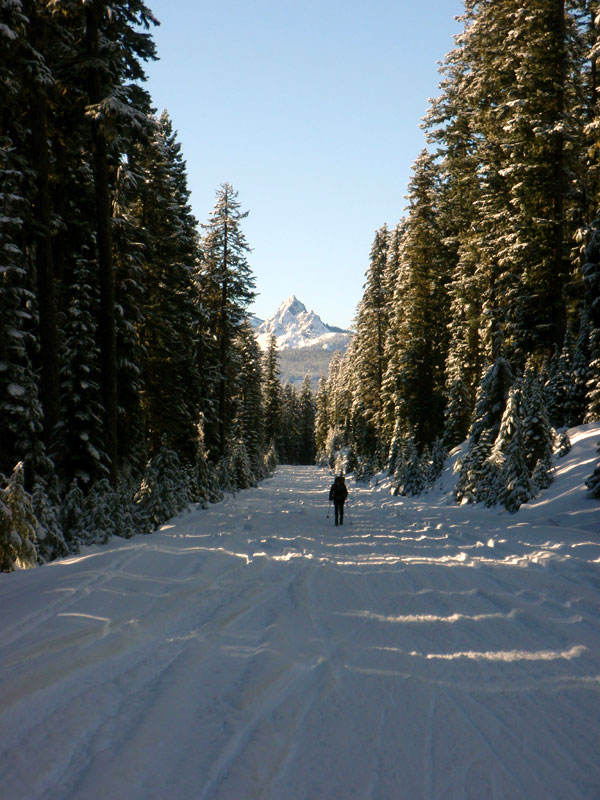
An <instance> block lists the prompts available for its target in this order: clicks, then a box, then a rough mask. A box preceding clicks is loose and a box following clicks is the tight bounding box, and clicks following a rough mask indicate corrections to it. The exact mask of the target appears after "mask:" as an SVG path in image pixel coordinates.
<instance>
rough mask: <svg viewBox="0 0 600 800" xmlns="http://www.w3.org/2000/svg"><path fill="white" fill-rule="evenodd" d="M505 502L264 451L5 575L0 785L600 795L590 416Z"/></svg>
mask: <svg viewBox="0 0 600 800" xmlns="http://www.w3.org/2000/svg"><path fill="white" fill-rule="evenodd" d="M572 434H573V436H572V440H573V448H572V450H571V452H570V453H569V454H568V455H566V456H565V457H564V458H563V459H560V460H559V461H558V462H557V465H558V469H557V470H556V481H555V483H554V484H553V485H552V486H551V487H550V488H549V489H548V490H547V491H546V492H545V493H544V494H543V495H542V496H541V497H540V498H537V499H536V500H533V501H532V502H531V503H529V504H527V505H526V506H523V507H522V508H521V510H520V511H519V512H518V513H517V514H509V513H507V512H505V511H501V510H499V509H487V508H485V507H483V506H472V505H462V506H459V505H457V504H455V503H454V502H453V501H452V499H451V490H452V486H453V484H454V482H455V480H456V475H455V474H454V473H453V469H452V467H453V465H452V463H451V462H449V463H448V465H447V468H446V470H445V472H444V473H443V475H442V477H441V479H440V481H439V482H438V484H437V485H436V487H435V488H434V489H433V490H432V491H431V492H429V493H428V494H427V495H424V496H422V497H417V498H413V499H408V498H398V497H392V496H391V495H390V492H389V488H390V487H389V484H388V483H387V481H386V480H385V479H382V480H381V481H380V483H379V485H378V486H375V485H374V486H370V487H369V486H364V485H363V486H358V485H356V484H355V483H353V482H352V481H351V480H349V489H350V497H349V505H348V514H347V517H346V524H345V525H344V527H338V528H336V527H334V525H333V520H332V519H331V518H328V517H327V514H328V502H327V496H328V487H329V484H330V482H331V476H330V475H329V474H327V473H326V472H325V471H322V470H319V469H317V468H315V467H281V468H280V469H278V471H277V472H276V473H275V475H274V476H273V477H272V478H270V479H268V480H266V481H265V482H263V483H262V484H261V485H260V486H259V487H258V488H256V489H252V490H249V491H245V492H240V493H239V494H238V495H237V496H236V497H235V498H232V497H228V498H227V499H226V500H225V501H224V502H222V503H219V504H216V505H213V506H211V507H210V508H208V509H207V510H201V509H193V510H192V511H191V512H189V513H186V514H183V515H182V516H180V517H178V518H177V519H174V520H171V521H170V522H169V523H168V524H167V525H164V526H163V527H162V528H161V530H160V531H157V532H156V533H154V534H153V535H150V536H140V537H137V538H135V539H131V540H119V539H113V540H112V541H111V542H110V543H109V544H107V545H105V546H102V547H94V548H91V549H88V550H85V551H84V552H82V553H81V554H80V555H78V556H73V557H71V558H67V559H64V560H62V561H60V562H55V563H53V564H50V565H48V566H45V567H42V568H38V569H34V570H29V571H27V572H19V573H13V574H10V575H0V603H1V607H2V618H1V620H0V775H1V777H2V780H1V784H0V786H1V790H0V794H1V796H2V797H3V798H4V797H6V798H7V800H42V799H43V800H100V799H102V800H105V799H107V800H112V799H113V798H115V800H116V799H119V800H120V799H121V798H124V799H125V800H209V799H210V800H213V799H214V800H216V799H217V798H221V799H222V800H257V799H258V798H263V799H264V800H309V799H310V800H325V798H327V800H330V799H331V800H338V799H339V800H351V799H353V798H360V800H367V799H369V800H370V799H375V798H379V800H421V799H422V800H433V799H435V798H440V800H441V798H450V799H454V800H465V798H470V799H471V800H488V799H490V798H491V799H492V800H507V799H509V800H515V799H517V798H522V800H537V798H544V800H549V799H550V798H554V799H555V800H576V799H577V798H590V800H591V799H592V798H594V799H595V800H597V798H598V797H600V758H599V757H598V755H599V753H600V722H599V720H600V573H599V563H600V501H598V500H593V499H591V498H590V497H589V495H588V494H587V493H586V491H585V487H584V480H585V477H586V476H587V475H589V474H590V471H591V470H590V465H589V462H590V460H594V458H595V447H596V443H597V442H598V441H599V440H600V426H598V425H594V426H584V427H582V428H579V429H577V430H576V431H572Z"/></svg>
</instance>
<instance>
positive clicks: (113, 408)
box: [0, 0, 314, 571]
mask: <svg viewBox="0 0 600 800" xmlns="http://www.w3.org/2000/svg"><path fill="white" fill-rule="evenodd" d="M156 22H157V21H156V20H155V18H154V17H153V15H152V12H151V11H150V10H149V9H148V8H147V7H146V5H145V4H144V3H143V2H140V0H129V1H128V2H117V3H112V2H111V3H107V2H101V1H100V0H98V1H96V2H88V3H79V2H70V1H69V0H65V2H39V1H37V0H23V2H13V1H12V0H2V2H1V3H0V80H1V85H2V92H0V115H1V116H0V118H1V122H0V171H1V193H0V203H1V212H0V242H1V253H2V261H1V263H0V276H1V284H0V431H1V439H0V474H1V475H2V477H1V478H0V570H2V571H10V570H12V569H14V568H15V566H19V567H26V566H32V565H33V564H36V563H43V562H44V561H48V560H52V559H54V558H56V557H59V556H63V555H66V554H67V553H70V552H77V550H78V549H79V548H80V547H81V545H82V544H90V543H98V542H105V541H107V540H108V539H109V538H110V537H111V536H113V535H118V536H126V537H127V536H131V535H133V534H136V533H146V532H150V531H152V530H154V529H155V528H156V527H157V526H158V525H160V524H161V523H162V522H164V521H165V520H166V519H168V518H170V517H171V516H173V514H176V513H177V512H178V511H180V510H182V509H183V508H185V507H186V506H187V505H188V504H189V503H190V502H195V503H201V504H206V503H208V502H211V501H214V500H217V499H219V498H220V497H222V496H223V492H226V491H233V492H235V491H237V490H238V489H242V488H246V487H248V486H251V485H255V484H256V482H257V481H259V480H261V479H262V478H264V477H265V476H266V475H267V474H269V472H270V471H272V469H273V468H274V466H275V463H276V461H277V460H279V461H285V460H289V459H292V460H294V461H297V462H303V463H311V462H313V461H314V399H313V396H312V394H311V393H310V390H309V388H307V387H303V388H302V389H301V390H297V389H295V388H292V387H287V388H286V389H285V390H284V388H283V387H282V386H281V384H280V382H279V377H278V361H277V353H276V352H275V351H272V352H270V353H269V354H267V357H266V358H263V356H262V354H261V352H260V350H259V348H258V345H257V343H256V340H255V337H254V335H253V333H252V330H251V327H250V324H249V321H248V317H247V312H246V309H247V307H248V305H249V303H250V302H251V301H252V299H253V298H254V286H255V279H254V276H253V274H252V272H251V269H250V266H249V264H248V261H247V254H248V252H249V250H250V248H249V245H248V243H247V242H246V239H245V236H244V232H243V221H244V219H245V217H246V216H247V212H244V211H242V209H241V205H240V202H239V200H238V197H237V193H236V191H235V189H234V188H233V187H232V186H231V185H229V184H223V185H222V186H221V187H219V188H218V190H217V192H216V200H215V205H214V209H213V211H212V213H211V215H210V218H209V219H208V220H207V221H206V222H205V223H203V224H198V221H197V220H196V219H195V218H194V216H193V214H192V211H191V206H190V193H189V189H188V185H187V174H186V163H185V160H184V158H183V154H182V152H181V147H180V145H179V143H178V141H177V135H176V133H175V131H174V128H173V124H172V122H171V120H170V119H169V116H168V114H167V113H166V112H163V113H162V114H160V115H157V113H156V111H155V109H154V108H153V107H152V99H151V97H150V96H149V94H148V93H147V92H146V91H145V89H144V69H143V64H144V62H146V61H148V60H150V59H154V58H155V57H156V52H155V45H154V43H153V40H152V36H151V28H152V26H153V25H154V24H156ZM311 415H312V416H311ZM307 431H308V433H307ZM284 432H285V433H284ZM275 448H276V449H277V456H276V455H275ZM306 448H308V452H307V450H306Z"/></svg>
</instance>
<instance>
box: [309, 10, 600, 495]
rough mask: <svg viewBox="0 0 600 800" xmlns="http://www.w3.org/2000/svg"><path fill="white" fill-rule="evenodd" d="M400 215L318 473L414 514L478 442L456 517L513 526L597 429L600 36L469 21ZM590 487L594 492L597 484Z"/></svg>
mask: <svg viewBox="0 0 600 800" xmlns="http://www.w3.org/2000/svg"><path fill="white" fill-rule="evenodd" d="M461 21H462V23H463V31H462V33H461V34H460V35H459V36H458V37H457V38H456V46H455V48H454V49H453V50H452V51H451V52H450V53H449V54H448V55H447V57H446V59H445V60H444V62H443V64H442V66H441V68H440V73H441V82H440V94H439V96H438V97H437V98H435V99H434V100H432V101H431V103H430V107H429V110H428V113H427V115H426V117H425V119H424V121H423V128H424V130H425V133H426V137H427V144H428V147H427V148H426V149H424V150H423V151H422V153H421V154H420V155H419V157H418V158H417V159H416V161H415V163H414V165H413V170H412V178H411V182H410V186H409V194H408V197H407V200H408V206H407V209H406V215H405V216H404V218H403V219H401V221H400V222H399V223H398V224H397V225H396V226H395V227H393V228H388V226H387V225H383V226H382V227H381V228H380V229H379V230H378V231H377V232H376V234H375V239H374V241H373V245H372V249H371V253H370V263H369V267H368V270H367V274H366V283H365V287H364V295H363V298H362V300H361V303H360V305H359V308H358V311H357V316H356V321H355V334H354V337H353V340H352V342H351V344H350V348H349V350H348V351H347V353H346V355H345V356H344V357H343V358H342V357H340V356H337V357H336V358H335V359H334V361H333V362H332V365H331V369H330V371H329V375H328V377H327V378H326V379H323V380H322V381H321V384H320V386H319V390H318V395H317V419H316V437H317V448H318V451H319V458H320V460H322V461H323V462H324V463H328V464H330V466H332V467H334V466H335V467H336V468H337V469H343V470H346V471H353V472H354V473H355V475H357V476H359V477H363V478H368V477H371V476H373V475H374V474H376V473H378V472H379V471H380V470H382V469H384V468H385V469H386V470H388V471H389V472H390V473H391V474H393V475H394V477H395V491H396V492H398V493H399V494H405V495H412V494H418V493H420V492H422V491H423V490H425V489H426V488H427V487H428V486H430V485H431V484H432V483H433V482H434V481H435V479H436V477H437V476H438V475H439V474H440V471H441V468H442V465H443V463H444V459H445V456H446V454H447V453H448V452H449V450H450V449H452V448H454V447H456V446H457V445H459V444H461V443H462V442H464V441H465V440H466V445H465V449H464V452H463V454H462V457H461V468H460V476H459V481H458V484H457V488H456V500H457V501H459V502H484V503H487V504H488V505H496V504H502V505H504V506H505V507H506V508H507V509H508V510H510V511H515V510H517V509H518V508H519V506H520V505H521V504H522V503H524V502H526V501H527V500H528V499H530V498H532V497H534V496H535V495H536V494H538V493H539V491H540V490H541V489H543V488H545V487H546V486H548V484H549V482H550V481H551V480H552V471H551V464H550V457H551V455H552V453H553V452H557V451H562V452H564V451H565V450H566V449H568V447H569V442H568V436H567V435H566V432H565V428H567V427H569V426H574V425H579V424H582V423H586V422H593V421H597V420H598V419H600V219H598V211H599V201H600V173H599V165H600V162H599V158H600V147H599V141H600V139H599V132H600V106H599V103H598V70H597V65H598V55H599V54H600V39H599V31H600V28H599V26H600V16H599V15H598V7H597V4H595V3H590V2H587V0H582V1H580V0H574V1H573V2H571V0H533V1H532V2H528V3H526V4H525V3H521V2H515V1H514V0H497V1H495V2H474V1H473V0H467V2H465V12H464V15H463V16H462V18H461ZM588 486H589V488H590V490H591V491H592V492H595V493H596V494H598V492H600V470H599V469H596V470H595V471H594V473H593V475H592V476H590V479H589V480H588Z"/></svg>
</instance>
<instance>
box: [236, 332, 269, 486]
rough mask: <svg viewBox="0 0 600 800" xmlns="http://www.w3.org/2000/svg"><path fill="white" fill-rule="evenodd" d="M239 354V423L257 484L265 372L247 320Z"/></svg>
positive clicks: (262, 438)
mask: <svg viewBox="0 0 600 800" xmlns="http://www.w3.org/2000/svg"><path fill="white" fill-rule="evenodd" d="M237 354H238V355H237V357H238V359H239V366H238V369H237V375H238V378H237V380H238V400H237V411H236V422H237V426H238V429H239V436H240V438H241V440H242V441H243V443H244V447H245V449H246V454H247V456H248V461H249V464H250V472H251V478H250V484H251V485H255V484H256V481H259V480H261V479H262V478H263V477H264V455H265V432H264V409H263V396H262V381H263V373H262V364H261V361H262V355H261V352H260V348H259V346H258V343H257V341H256V338H255V336H254V333H253V331H252V328H251V327H250V323H249V322H247V321H246V322H245V323H244V324H243V325H242V326H241V327H240V329H239V331H238V341H237ZM234 425H235V423H234Z"/></svg>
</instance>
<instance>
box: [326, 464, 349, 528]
mask: <svg viewBox="0 0 600 800" xmlns="http://www.w3.org/2000/svg"><path fill="white" fill-rule="evenodd" d="M347 497H348V489H347V488H346V481H345V480H344V476H343V475H336V476H335V481H334V482H333V483H332V485H331V489H330V490H329V500H330V501H332V502H333V507H334V509H335V524H336V525H338V521H339V524H340V525H343V524H344V503H345V502H346V498H347Z"/></svg>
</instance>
